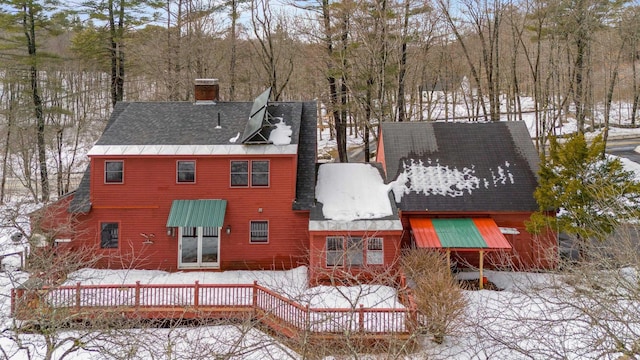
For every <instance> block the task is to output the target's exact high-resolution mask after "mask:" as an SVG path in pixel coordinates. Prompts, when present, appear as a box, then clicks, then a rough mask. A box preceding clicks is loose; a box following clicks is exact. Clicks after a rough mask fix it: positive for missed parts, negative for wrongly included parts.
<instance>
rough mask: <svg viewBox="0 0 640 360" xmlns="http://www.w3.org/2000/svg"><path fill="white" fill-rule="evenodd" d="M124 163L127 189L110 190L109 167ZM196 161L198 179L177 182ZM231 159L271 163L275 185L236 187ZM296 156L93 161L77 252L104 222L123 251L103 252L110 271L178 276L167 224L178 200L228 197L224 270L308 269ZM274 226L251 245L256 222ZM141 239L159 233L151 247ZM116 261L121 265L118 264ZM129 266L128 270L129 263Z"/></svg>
mask: <svg viewBox="0 0 640 360" xmlns="http://www.w3.org/2000/svg"><path fill="white" fill-rule="evenodd" d="M105 160H123V161H124V183H123V184H104V161H105ZM177 160H195V161H196V181H195V183H190V184H177V183H176V161H177ZM231 160H269V164H270V169H269V173H270V179H269V183H270V186H269V187H263V188H259V187H246V188H232V187H231V186H230V161H231ZM295 167H296V157H295V156H292V155H286V156H284V155H283V156H277V155H276V156H274V155H270V156H252V157H247V156H181V157H152V156H148V157H144V158H130V157H125V158H117V157H108V158H104V157H94V158H92V166H91V168H92V175H91V195H92V196H91V203H92V210H91V212H90V214H88V215H87V216H86V220H87V221H85V222H83V223H82V225H81V226H82V228H78V231H77V234H76V246H79V245H81V244H83V243H84V244H87V245H94V246H95V245H97V244H99V227H100V223H101V222H118V223H119V232H120V233H119V238H120V239H119V248H118V249H101V250H99V251H98V252H99V254H98V255H99V256H105V257H108V256H109V255H114V258H111V259H104V260H103V261H101V264H102V265H103V266H107V267H112V268H118V267H125V266H126V267H133V268H152V269H165V270H175V269H176V268H177V258H178V239H177V236H176V235H173V236H170V235H168V234H167V229H166V226H165V225H166V221H167V217H168V215H169V210H170V208H171V204H172V202H173V200H176V199H225V200H227V209H226V215H225V224H224V228H226V227H227V225H229V226H230V227H231V234H230V235H227V234H226V232H225V231H224V229H223V231H222V233H221V238H220V259H221V268H222V269H233V268H238V269H240V268H242V269H246V268H291V267H293V266H297V265H301V264H303V263H305V259H306V255H307V253H308V250H307V248H308V231H307V228H308V219H309V217H308V213H307V212H294V211H293V210H292V209H291V206H292V202H293V200H294V198H295V178H296V175H295V174H296V172H295ZM252 220H266V221H268V222H269V242H268V243H267V244H251V243H250V242H249V232H250V221H252ZM141 233H145V234H154V238H153V244H145V243H144V240H145V239H144V237H143V236H142V235H141ZM115 257H117V259H116V258H115ZM123 262H126V264H123Z"/></svg>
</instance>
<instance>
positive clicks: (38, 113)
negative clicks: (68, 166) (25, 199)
mask: <svg viewBox="0 0 640 360" xmlns="http://www.w3.org/2000/svg"><path fill="white" fill-rule="evenodd" d="M29 5H31V4H29ZM33 11H34V10H33V8H32V7H31V6H28V4H26V3H25V5H24V16H23V21H22V25H23V29H24V34H25V37H26V39H27V48H28V52H29V58H30V59H31V61H30V62H31V66H30V67H29V81H30V84H31V98H32V101H33V109H34V113H35V117H36V144H37V145H36V146H37V150H38V164H39V167H40V185H41V187H42V195H41V201H42V202H44V203H46V202H48V201H49V174H48V172H47V152H46V143H45V134H44V130H45V119H44V113H43V110H42V107H43V105H42V98H41V97H40V89H39V87H38V80H39V74H38V61H37V54H36V49H37V46H36V28H35V26H36V25H35V19H34V14H33Z"/></svg>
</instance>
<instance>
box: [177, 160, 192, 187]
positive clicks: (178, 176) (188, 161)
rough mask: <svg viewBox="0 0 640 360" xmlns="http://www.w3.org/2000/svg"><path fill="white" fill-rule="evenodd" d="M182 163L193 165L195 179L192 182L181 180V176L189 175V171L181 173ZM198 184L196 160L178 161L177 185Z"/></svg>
mask: <svg viewBox="0 0 640 360" xmlns="http://www.w3.org/2000/svg"><path fill="white" fill-rule="evenodd" d="M181 163H192V164H193V171H191V172H192V173H193V178H192V179H191V180H180V174H181V173H182V174H188V173H189V171H182V172H181V171H180V164H181ZM195 183H196V161H195V160H177V161H176V184H195Z"/></svg>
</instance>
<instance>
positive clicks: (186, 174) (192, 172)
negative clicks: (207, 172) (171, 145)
mask: <svg viewBox="0 0 640 360" xmlns="http://www.w3.org/2000/svg"><path fill="white" fill-rule="evenodd" d="M177 178H178V182H179V183H193V182H195V181H196V162H195V161H178V164H177Z"/></svg>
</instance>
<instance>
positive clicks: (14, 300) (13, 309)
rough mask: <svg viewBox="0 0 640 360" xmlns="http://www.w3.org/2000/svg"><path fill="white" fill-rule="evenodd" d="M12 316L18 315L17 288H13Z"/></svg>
mask: <svg viewBox="0 0 640 360" xmlns="http://www.w3.org/2000/svg"><path fill="white" fill-rule="evenodd" d="M11 316H13V317H16V289H14V288H11Z"/></svg>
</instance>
